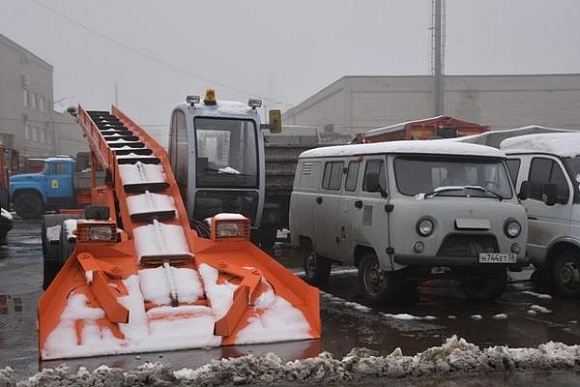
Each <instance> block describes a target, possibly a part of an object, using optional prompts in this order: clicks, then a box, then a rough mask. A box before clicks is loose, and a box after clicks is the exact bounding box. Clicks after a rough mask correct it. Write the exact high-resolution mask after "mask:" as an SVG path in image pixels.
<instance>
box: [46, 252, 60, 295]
mask: <svg viewBox="0 0 580 387" xmlns="http://www.w3.org/2000/svg"><path fill="white" fill-rule="evenodd" d="M42 268H43V273H42V274H43V277H42V289H43V290H46V289H48V287H49V286H50V284H51V283H52V281H53V280H54V278H55V277H56V275H57V274H58V272H59V271H60V266H59V265H58V261H57V260H56V259H53V260H50V259H46V258H44V259H43V262H42Z"/></svg>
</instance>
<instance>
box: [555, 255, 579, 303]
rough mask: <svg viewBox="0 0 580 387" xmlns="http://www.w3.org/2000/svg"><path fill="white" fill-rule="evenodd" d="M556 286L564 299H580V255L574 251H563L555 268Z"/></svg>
mask: <svg viewBox="0 0 580 387" xmlns="http://www.w3.org/2000/svg"><path fill="white" fill-rule="evenodd" d="M553 273H554V275H553V278H554V285H555V287H556V289H557V290H558V292H559V293H560V294H561V295H563V296H564V297H568V298H579V297H580V253H579V252H577V251H574V250H565V251H562V252H561V253H560V254H559V255H558V257H557V258H556V260H555V261H554V266H553Z"/></svg>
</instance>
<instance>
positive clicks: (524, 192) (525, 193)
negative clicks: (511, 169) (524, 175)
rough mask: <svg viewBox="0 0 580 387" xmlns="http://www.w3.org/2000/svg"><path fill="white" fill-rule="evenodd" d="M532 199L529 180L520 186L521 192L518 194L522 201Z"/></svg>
mask: <svg viewBox="0 0 580 387" xmlns="http://www.w3.org/2000/svg"><path fill="white" fill-rule="evenodd" d="M529 197H530V182H529V181H528V180H525V181H522V185H521V186H520V192H519V193H518V198H519V199H520V200H526V199H527V198H529Z"/></svg>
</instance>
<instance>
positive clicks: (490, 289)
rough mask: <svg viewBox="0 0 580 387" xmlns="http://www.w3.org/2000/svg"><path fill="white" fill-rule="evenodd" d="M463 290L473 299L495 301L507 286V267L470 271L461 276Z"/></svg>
mask: <svg viewBox="0 0 580 387" xmlns="http://www.w3.org/2000/svg"><path fill="white" fill-rule="evenodd" d="M460 281H461V287H462V288H463V292H464V293H465V295H466V296H467V298H468V299H470V300H471V301H481V302H482V301H493V300H495V299H497V298H499V297H501V295H502V294H503V293H504V291H505V288H506V286H507V269H506V268H505V267H501V268H498V269H494V270H486V271H481V272H480V271H470V272H467V273H464V274H463V275H462V276H461V278H460Z"/></svg>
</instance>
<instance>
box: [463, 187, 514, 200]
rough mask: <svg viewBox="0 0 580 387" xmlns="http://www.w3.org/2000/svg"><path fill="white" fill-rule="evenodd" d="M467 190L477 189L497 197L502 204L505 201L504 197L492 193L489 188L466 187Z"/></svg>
mask: <svg viewBox="0 0 580 387" xmlns="http://www.w3.org/2000/svg"><path fill="white" fill-rule="evenodd" d="M465 188H466V189H475V190H478V191H482V192H485V193H489V194H492V195H493V196H495V197H496V198H498V199H499V201H500V202H501V201H502V200H505V198H504V197H503V196H501V195H500V194H498V193H497V192H495V191H492V190H490V189H487V188H483V187H480V186H478V185H468V186H465Z"/></svg>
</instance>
